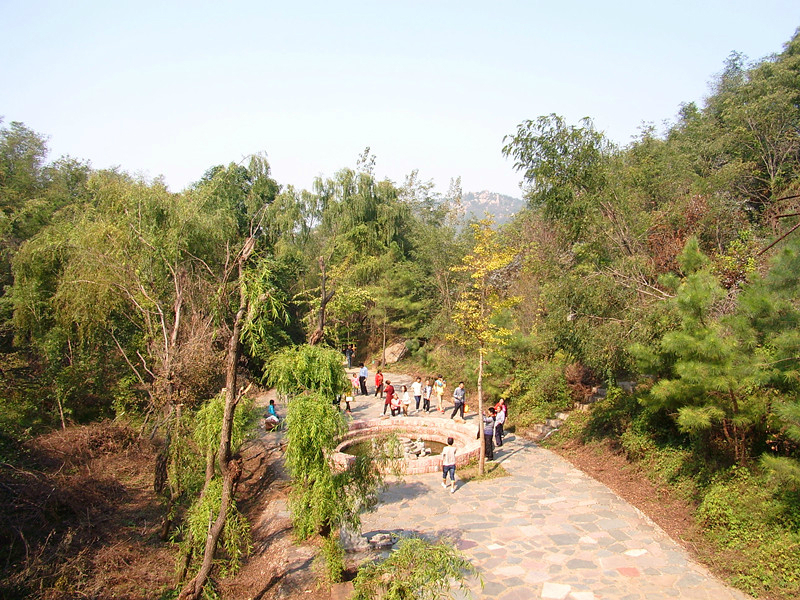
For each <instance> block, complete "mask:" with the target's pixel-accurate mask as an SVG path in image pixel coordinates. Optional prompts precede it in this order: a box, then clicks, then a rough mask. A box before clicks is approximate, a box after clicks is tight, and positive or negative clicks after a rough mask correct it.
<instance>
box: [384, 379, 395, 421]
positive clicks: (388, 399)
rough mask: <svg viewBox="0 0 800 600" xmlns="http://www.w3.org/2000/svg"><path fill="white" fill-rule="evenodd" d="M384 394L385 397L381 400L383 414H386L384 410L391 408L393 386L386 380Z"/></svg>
mask: <svg viewBox="0 0 800 600" xmlns="http://www.w3.org/2000/svg"><path fill="white" fill-rule="evenodd" d="M384 392H385V393H386V396H385V397H384V399H383V414H386V409H387V408H391V407H392V398H393V397H394V386H393V385H392V382H391V381H389V380H388V379H387V380H386V389H385V390H384Z"/></svg>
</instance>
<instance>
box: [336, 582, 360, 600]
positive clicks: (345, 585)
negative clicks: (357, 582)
mask: <svg viewBox="0 0 800 600" xmlns="http://www.w3.org/2000/svg"><path fill="white" fill-rule="evenodd" d="M353 592H354V590H353V582H352V581H344V582H342V583H334V584H333V585H331V600H347V599H348V598H350V597H351V596H352V595H353Z"/></svg>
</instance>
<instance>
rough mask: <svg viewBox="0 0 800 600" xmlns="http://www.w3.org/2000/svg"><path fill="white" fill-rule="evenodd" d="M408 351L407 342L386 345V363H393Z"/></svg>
mask: <svg viewBox="0 0 800 600" xmlns="http://www.w3.org/2000/svg"><path fill="white" fill-rule="evenodd" d="M407 353H408V348H406V343H405V342H397V343H394V344H392V345H391V346H387V347H386V364H387V365H391V364H393V363H396V362H397V361H398V360H400V359H401V358H403V357H404V356H405V355H406V354H407Z"/></svg>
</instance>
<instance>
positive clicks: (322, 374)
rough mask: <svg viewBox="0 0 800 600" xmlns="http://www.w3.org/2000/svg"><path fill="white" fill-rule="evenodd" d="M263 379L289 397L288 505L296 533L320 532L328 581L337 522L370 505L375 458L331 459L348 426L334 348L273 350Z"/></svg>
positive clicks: (377, 478)
mask: <svg viewBox="0 0 800 600" xmlns="http://www.w3.org/2000/svg"><path fill="white" fill-rule="evenodd" d="M268 373H269V375H268V379H267V381H268V384H269V385H274V386H275V387H276V388H277V390H278V392H279V393H281V394H286V395H288V397H289V412H288V414H287V416H286V425H287V441H288V445H287V448H286V465H287V467H288V468H289V472H290V474H291V477H292V491H291V493H290V496H289V504H290V508H291V511H292V523H293V526H294V530H295V532H296V534H297V536H298V537H299V538H300V539H306V538H308V537H309V536H311V535H314V534H317V533H319V534H321V535H322V536H323V538H324V539H325V543H324V547H325V552H326V555H327V557H328V561H329V564H328V568H329V572H330V576H331V578H332V579H333V580H338V578H339V577H340V576H341V568H340V567H339V566H337V564H335V563H336V561H335V560H332V558H333V557H335V556H337V555H338V552H337V548H338V547H339V546H338V540H337V538H336V535H337V534H338V531H339V528H340V527H341V526H344V525H347V526H349V527H352V528H356V527H358V525H359V523H360V512H361V510H362V509H365V508H368V507H370V506H374V504H375V503H376V502H377V491H378V489H379V486H380V484H381V482H382V481H383V478H382V475H381V471H380V467H381V463H380V461H376V460H374V457H371V456H361V457H357V458H356V460H355V462H354V464H353V465H351V466H350V468H348V469H346V470H340V469H337V468H335V467H334V466H333V465H332V464H331V460H330V454H331V452H332V451H333V449H334V448H335V447H336V445H337V444H338V442H339V439H340V437H341V435H342V434H344V433H345V432H346V431H347V425H346V423H345V421H344V418H343V417H342V415H341V413H340V412H339V410H338V408H337V407H336V406H335V405H334V403H333V400H334V399H335V398H336V397H337V396H338V395H340V394H342V393H344V392H345V391H346V390H349V389H350V383H349V381H348V380H347V378H346V376H345V372H344V368H343V367H342V357H341V354H340V353H339V352H337V351H336V350H331V349H326V348H322V347H321V346H318V345H317V346H309V345H303V346H297V347H294V348H287V349H285V350H284V351H282V352H279V353H277V354H276V355H275V356H274V358H273V359H272V361H271V362H270V364H269V368H268Z"/></svg>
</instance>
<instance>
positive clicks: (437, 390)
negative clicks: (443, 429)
mask: <svg viewBox="0 0 800 600" xmlns="http://www.w3.org/2000/svg"><path fill="white" fill-rule="evenodd" d="M445 387H447V382H445V380H444V377H442V376H441V375H439V376H438V377H437V378H436V381H434V382H433V393H434V395H435V396H436V410H438V411H439V412H440V413H443V412H444V407H443V406H442V396H444V388H445Z"/></svg>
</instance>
